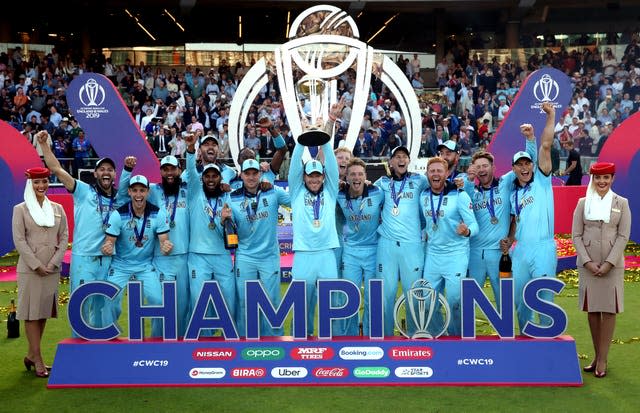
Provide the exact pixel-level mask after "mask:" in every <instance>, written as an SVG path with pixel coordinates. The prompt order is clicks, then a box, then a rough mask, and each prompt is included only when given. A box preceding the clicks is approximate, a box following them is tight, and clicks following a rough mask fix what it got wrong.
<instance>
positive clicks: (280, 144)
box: [273, 135, 287, 149]
mask: <svg viewBox="0 0 640 413" xmlns="http://www.w3.org/2000/svg"><path fill="white" fill-rule="evenodd" d="M273 146H275V147H276V149H282V148H284V147H285V146H287V143H286V142H285V141H284V138H283V137H282V135H278V136H276V137H275V138H274V139H273Z"/></svg>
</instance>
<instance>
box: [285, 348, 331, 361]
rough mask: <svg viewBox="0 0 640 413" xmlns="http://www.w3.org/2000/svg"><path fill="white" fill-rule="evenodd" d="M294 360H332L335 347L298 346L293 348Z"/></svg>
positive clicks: (292, 355)
mask: <svg viewBox="0 0 640 413" xmlns="http://www.w3.org/2000/svg"><path fill="white" fill-rule="evenodd" d="M291 358H292V359H294V360H331V359H332V358H333V349H332V348H330V347H296V348H294V349H293V350H291Z"/></svg>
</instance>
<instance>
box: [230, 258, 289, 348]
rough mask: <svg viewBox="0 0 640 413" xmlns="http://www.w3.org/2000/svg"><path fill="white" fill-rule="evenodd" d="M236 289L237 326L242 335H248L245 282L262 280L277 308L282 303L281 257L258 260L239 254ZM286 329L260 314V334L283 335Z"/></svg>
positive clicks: (236, 269)
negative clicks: (277, 326)
mask: <svg viewBox="0 0 640 413" xmlns="http://www.w3.org/2000/svg"><path fill="white" fill-rule="evenodd" d="M235 275H236V290H237V291H238V301H237V311H236V327H237V328H238V334H239V335H240V336H241V337H244V336H246V335H247V331H246V330H247V319H246V310H247V297H246V293H245V284H246V282H247V281H248V280H260V284H262V287H263V288H264V290H265V292H266V293H267V295H268V296H269V299H270V300H271V303H272V304H273V306H274V307H275V308H277V307H278V306H279V305H280V300H281V297H280V257H279V256H275V257H271V258H269V259H265V260H262V261H260V262H256V261H255V259H247V258H246V257H242V256H237V257H236V262H235ZM283 334H284V331H283V329H282V328H281V327H279V328H274V327H272V326H271V324H269V322H268V321H267V320H266V319H265V317H264V316H262V315H261V316H260V336H261V337H262V336H281V335H283Z"/></svg>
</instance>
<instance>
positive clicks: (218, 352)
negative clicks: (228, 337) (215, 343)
mask: <svg viewBox="0 0 640 413" xmlns="http://www.w3.org/2000/svg"><path fill="white" fill-rule="evenodd" d="M191 357H192V358H193V359H194V360H233V359H235V358H236V350H235V349H233V348H197V349H195V350H193V352H192V353H191Z"/></svg>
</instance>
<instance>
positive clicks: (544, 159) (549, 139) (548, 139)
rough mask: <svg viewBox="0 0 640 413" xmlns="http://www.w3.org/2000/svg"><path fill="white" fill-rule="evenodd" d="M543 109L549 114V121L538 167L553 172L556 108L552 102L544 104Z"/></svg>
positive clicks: (546, 173)
mask: <svg viewBox="0 0 640 413" xmlns="http://www.w3.org/2000/svg"><path fill="white" fill-rule="evenodd" d="M542 110H543V111H544V113H546V114H547V123H546V124H545V125H544V130H543V131H542V136H541V141H540V150H539V151H538V153H539V155H538V167H539V168H540V170H541V171H542V172H543V173H544V174H545V175H549V174H550V173H551V168H552V166H551V146H552V145H553V132H554V128H555V124H556V108H555V107H554V106H553V104H552V103H550V102H545V103H543V104H542Z"/></svg>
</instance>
